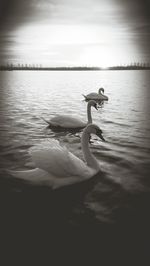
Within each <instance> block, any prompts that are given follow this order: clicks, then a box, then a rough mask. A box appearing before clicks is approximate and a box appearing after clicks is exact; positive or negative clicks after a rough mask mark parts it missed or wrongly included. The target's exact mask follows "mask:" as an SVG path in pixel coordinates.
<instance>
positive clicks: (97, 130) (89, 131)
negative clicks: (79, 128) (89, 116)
mask: <svg viewBox="0 0 150 266" xmlns="http://www.w3.org/2000/svg"><path fill="white" fill-rule="evenodd" d="M85 132H86V133H87V134H88V135H89V138H90V135H91V134H95V135H97V136H98V137H99V138H100V139H101V140H102V141H105V139H104V137H103V135H102V133H103V131H102V130H101V129H100V128H99V127H98V126H97V125H95V124H89V125H87V127H86V128H85Z"/></svg>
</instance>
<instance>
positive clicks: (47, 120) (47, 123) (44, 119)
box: [41, 117, 51, 126]
mask: <svg viewBox="0 0 150 266" xmlns="http://www.w3.org/2000/svg"><path fill="white" fill-rule="evenodd" d="M41 118H42V119H43V120H44V122H46V123H47V124H48V125H49V126H51V123H50V122H49V121H48V120H46V119H45V118H44V117H41Z"/></svg>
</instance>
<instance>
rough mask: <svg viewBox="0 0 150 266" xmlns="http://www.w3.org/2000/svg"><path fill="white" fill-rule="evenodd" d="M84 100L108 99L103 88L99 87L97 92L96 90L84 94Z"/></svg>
mask: <svg viewBox="0 0 150 266" xmlns="http://www.w3.org/2000/svg"><path fill="white" fill-rule="evenodd" d="M83 96H84V98H85V100H87V101H89V100H99V101H100V100H101V101H108V97H107V96H106V95H104V89H103V88H100V89H99V90H98V93H96V92H91V93H89V94H87V95H84V94H83Z"/></svg>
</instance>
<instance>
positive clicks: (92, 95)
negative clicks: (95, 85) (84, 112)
mask: <svg viewBox="0 0 150 266" xmlns="http://www.w3.org/2000/svg"><path fill="white" fill-rule="evenodd" d="M97 96H98V94H97V93H96V92H92V93H89V94H87V95H86V98H88V99H93V100H94V99H95V98H97Z"/></svg>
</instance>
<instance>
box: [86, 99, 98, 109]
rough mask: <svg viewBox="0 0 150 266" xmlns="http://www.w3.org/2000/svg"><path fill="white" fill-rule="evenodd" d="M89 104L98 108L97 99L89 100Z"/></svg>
mask: <svg viewBox="0 0 150 266" xmlns="http://www.w3.org/2000/svg"><path fill="white" fill-rule="evenodd" d="M88 106H93V107H94V108H95V109H96V110H98V106H97V103H96V101H94V100H90V101H89V102H88Z"/></svg>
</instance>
